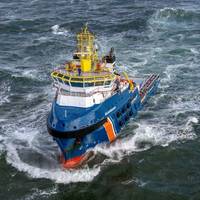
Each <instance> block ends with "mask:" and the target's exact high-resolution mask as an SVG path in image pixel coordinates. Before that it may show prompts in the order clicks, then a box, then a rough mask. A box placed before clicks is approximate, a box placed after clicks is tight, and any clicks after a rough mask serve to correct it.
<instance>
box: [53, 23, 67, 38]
mask: <svg viewBox="0 0 200 200" xmlns="http://www.w3.org/2000/svg"><path fill="white" fill-rule="evenodd" d="M51 29H52V33H53V34H55V35H64V36H69V31H68V30H66V29H64V28H60V26H59V25H58V24H56V25H54V26H52V27H51Z"/></svg>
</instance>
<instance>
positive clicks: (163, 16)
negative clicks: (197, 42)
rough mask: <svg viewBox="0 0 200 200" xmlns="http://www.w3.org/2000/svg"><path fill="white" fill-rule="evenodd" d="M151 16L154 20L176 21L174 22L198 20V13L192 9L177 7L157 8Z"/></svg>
mask: <svg viewBox="0 0 200 200" xmlns="http://www.w3.org/2000/svg"><path fill="white" fill-rule="evenodd" d="M153 18H154V19H155V20H156V21H176V22H190V21H192V22H198V23H199V20H200V14H199V13H198V12H195V11H193V10H184V9H179V8H163V9H160V10H158V11H157V12H156V13H155V14H154V16H153Z"/></svg>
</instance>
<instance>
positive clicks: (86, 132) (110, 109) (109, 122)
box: [47, 79, 159, 168]
mask: <svg viewBox="0 0 200 200" xmlns="http://www.w3.org/2000/svg"><path fill="white" fill-rule="evenodd" d="M158 85H159V79H157V80H155V81H153V83H152V84H151V87H150V88H148V90H146V91H145V95H144V96H141V94H140V93H139V91H138V88H137V87H135V89H134V90H133V91H131V90H130V88H128V89H126V90H124V91H123V92H116V93H115V94H114V95H113V96H112V97H110V98H109V99H107V100H106V101H104V102H103V103H102V104H101V105H95V106H93V107H91V108H84V109H80V108H79V109H77V108H75V107H74V108H71V107H63V106H59V105H58V104H56V102H53V104H52V109H51V112H50V114H49V116H48V120H47V127H48V131H49V133H50V134H51V135H52V136H53V139H54V140H55V141H56V142H57V144H58V146H59V147H60V149H61V152H62V157H63V159H62V160H63V166H64V167H66V168H70V167H73V164H75V165H76V164H77V162H78V163H81V160H83V159H85V158H84V155H86V152H87V150H88V149H91V148H93V147H95V146H96V145H97V144H100V143H105V142H112V141H114V140H115V139H116V138H117V137H118V136H119V135H120V131H121V129H122V128H123V127H124V126H125V124H126V123H127V122H128V121H129V119H130V118H134V117H135V116H136V115H137V112H138V111H139V110H141V109H142V108H143V106H144V104H145V103H146V102H147V101H148V99H149V98H150V97H151V96H153V95H154V94H155V93H156V91H157V88H158ZM66 113H67V114H66ZM74 159H77V160H76V161H74ZM68 161H69V162H68ZM71 161H74V162H72V163H71V164H69V165H68V163H70V162H71ZM75 165H74V166H75Z"/></svg>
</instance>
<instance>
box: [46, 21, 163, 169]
mask: <svg viewBox="0 0 200 200" xmlns="http://www.w3.org/2000/svg"><path fill="white" fill-rule="evenodd" d="M117 69H118V67H117V66H116V63H115V55H114V50H113V48H111V50H110V52H109V53H108V55H106V56H104V57H102V58H99V57H98V51H97V47H96V45H95V36H94V34H93V33H92V32H90V31H89V30H88V27H87V25H86V26H84V27H83V28H82V29H81V31H80V32H79V33H78V34H77V47H76V50H75V52H74V54H73V59H72V60H71V61H68V62H66V63H65V64H64V65H62V66H60V68H58V69H55V70H54V71H53V72H52V73H51V77H52V78H53V80H54V83H53V85H54V87H55V88H56V95H55V99H54V101H53V103H52V107H51V111H50V113H49V115H48V119H47V128H48V132H49V134H50V135H52V136H53V139H54V140H55V141H56V142H57V144H58V146H59V147H60V150H61V157H62V159H61V162H62V165H63V167H64V168H76V167H78V166H80V165H81V164H83V163H85V162H86V161H87V160H88V159H89V157H90V156H89V155H91V150H92V148H93V147H94V146H96V145H97V144H100V143H103V142H113V141H114V140H115V139H116V138H117V137H118V135H119V134H120V130H121V129H122V128H123V127H124V125H125V124H126V123H127V122H128V120H129V119H130V118H131V117H135V116H136V114H137V112H138V111H139V110H140V109H142V107H143V105H144V103H145V102H146V101H147V100H148V98H149V97H150V96H152V95H154V94H155V92H156V90H157V88H158V85H159V75H157V74H151V75H148V77H146V78H145V79H143V80H140V81H138V80H137V81H135V80H130V79H129V77H128V76H127V74H126V73H124V72H122V73H119V72H118V71H117Z"/></svg>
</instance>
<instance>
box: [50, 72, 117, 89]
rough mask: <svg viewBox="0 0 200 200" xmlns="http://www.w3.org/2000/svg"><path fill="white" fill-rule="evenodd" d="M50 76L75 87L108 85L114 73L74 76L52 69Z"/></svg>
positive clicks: (113, 77)
mask: <svg viewBox="0 0 200 200" xmlns="http://www.w3.org/2000/svg"><path fill="white" fill-rule="evenodd" d="M51 76H52V78H53V79H54V80H55V81H59V82H61V83H64V84H66V85H70V86H76V87H91V86H100V85H110V83H111V81H113V80H114V79H115V77H116V75H114V74H108V73H106V74H104V75H102V74H101V75H90V76H76V75H75V76H74V75H71V74H69V73H63V70H56V71H53V72H52V73H51Z"/></svg>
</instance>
